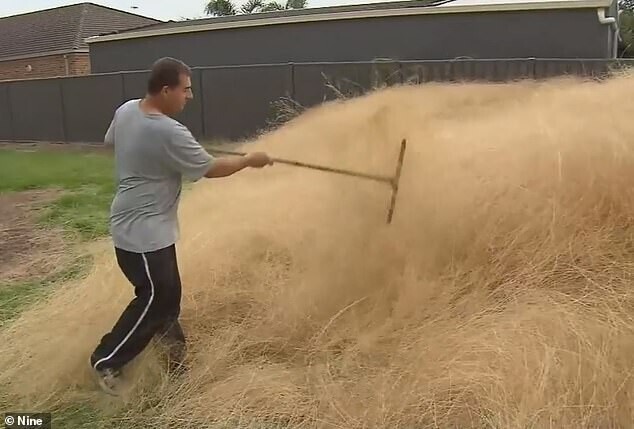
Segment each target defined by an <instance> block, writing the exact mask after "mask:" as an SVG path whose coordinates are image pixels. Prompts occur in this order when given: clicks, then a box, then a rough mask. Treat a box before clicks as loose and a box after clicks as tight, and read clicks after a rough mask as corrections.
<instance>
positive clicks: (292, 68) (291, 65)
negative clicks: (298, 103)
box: [288, 62, 295, 101]
mask: <svg viewBox="0 0 634 429" xmlns="http://www.w3.org/2000/svg"><path fill="white" fill-rule="evenodd" d="M288 66H289V73H290V77H291V91H290V92H291V93H290V97H291V100H293V101H295V63H293V62H290V63H288Z"/></svg>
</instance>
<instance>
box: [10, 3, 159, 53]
mask: <svg viewBox="0 0 634 429" xmlns="http://www.w3.org/2000/svg"><path fill="white" fill-rule="evenodd" d="M160 22H161V21H158V20H155V19H151V18H146V17H143V16H140V15H135V14H132V13H128V12H124V11H120V10H116V9H111V8H108V7H104V6H99V5H96V4H93V3H79V4H74V5H70V6H63V7H58V8H54V9H47V10H41V11H37V12H31V13H25V14H21V15H14V16H8V17H5V18H0V40H2V43H0V60H3V59H9V58H11V57H21V56H29V55H38V54H40V55H41V54H46V53H47V52H55V51H72V50H78V49H87V48H88V46H87V45H86V43H85V42H84V40H85V39H86V38H87V37H91V36H98V35H100V34H104V33H109V32H113V31H122V30H129V29H133V28H137V27H144V26H146V25H150V24H156V23H160Z"/></svg>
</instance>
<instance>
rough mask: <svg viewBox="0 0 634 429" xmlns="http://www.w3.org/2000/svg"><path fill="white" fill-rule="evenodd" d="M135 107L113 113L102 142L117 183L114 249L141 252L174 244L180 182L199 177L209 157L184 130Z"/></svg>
mask: <svg viewBox="0 0 634 429" xmlns="http://www.w3.org/2000/svg"><path fill="white" fill-rule="evenodd" d="M139 103H140V100H131V101H128V102H126V103H124V104H123V105H122V106H121V107H119V108H118V109H117V111H116V112H115V115H114V118H113V120H112V123H111V124H110V127H109V129H108V132H107V133H106V137H105V141H106V144H113V145H114V153H115V165H116V176H117V182H118V184H117V192H116V195H115V197H114V200H113V202H112V206H111V213H110V232H111V234H112V239H113V242H114V245H115V247H118V248H120V249H123V250H127V251H130V252H137V253H144V252H152V251H155V250H159V249H162V248H165V247H168V246H171V245H172V244H175V243H176V242H177V241H178V238H179V225H178V217H177V211H178V203H179V201H180V196H181V190H182V179H183V178H186V179H189V180H191V181H197V180H199V179H200V178H202V177H203V176H204V175H205V173H207V171H208V170H209V168H210V167H211V163H212V162H213V157H212V156H211V155H209V154H208V153H207V151H205V149H204V148H203V147H202V146H201V145H200V144H199V143H198V142H197V141H196V139H195V138H194V137H193V136H192V134H191V133H190V132H189V130H188V129H187V128H186V127H185V126H183V125H182V124H180V123H179V122H178V121H175V120H174V119H172V118H170V117H168V116H165V115H161V114H147V113H144V112H143V111H142V110H141V108H140V104H139Z"/></svg>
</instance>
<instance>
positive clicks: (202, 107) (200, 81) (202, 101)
mask: <svg viewBox="0 0 634 429" xmlns="http://www.w3.org/2000/svg"><path fill="white" fill-rule="evenodd" d="M197 73H198V88H200V134H201V139H204V138H207V129H206V128H205V97H204V94H205V84H204V83H203V69H201V68H198V69H197Z"/></svg>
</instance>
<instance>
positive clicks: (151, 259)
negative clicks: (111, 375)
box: [90, 245, 185, 370]
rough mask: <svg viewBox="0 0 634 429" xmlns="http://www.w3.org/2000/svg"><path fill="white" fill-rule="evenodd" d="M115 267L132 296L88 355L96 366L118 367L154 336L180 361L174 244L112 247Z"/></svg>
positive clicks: (182, 339) (182, 350)
mask: <svg viewBox="0 0 634 429" xmlns="http://www.w3.org/2000/svg"><path fill="white" fill-rule="evenodd" d="M115 251H116V256H117V262H118V263H119V267H120V268H121V270H122V271H123V273H124V274H125V276H126V277H127V279H128V280H129V281H130V283H132V285H133V286H134V293H135V295H136V296H135V298H134V299H133V300H132V301H131V302H130V304H128V306H127V308H126V309H125V310H124V311H123V314H121V317H119V320H118V321H117V322H116V324H115V325H114V327H113V328H112V331H111V332H110V333H108V334H106V335H105V336H104V337H103V338H102V339H101V343H100V344H99V345H98V346H97V348H96V349H95V351H94V353H93V354H92V356H91V359H90V361H91V364H92V366H93V367H94V368H95V369H97V370H102V369H104V368H112V369H120V368H121V367H123V366H124V365H125V364H127V363H128V362H130V361H131V360H132V359H134V358H135V357H136V356H137V355H138V354H139V353H141V352H142V351H143V349H145V347H146V346H147V345H148V344H149V342H150V341H151V340H152V338H153V337H154V336H157V337H160V339H161V340H162V341H164V342H165V344H166V345H168V347H169V353H170V360H171V361H172V363H175V362H174V361H182V359H183V358H184V353H185V335H184V334H183V330H182V329H181V326H180V324H179V323H178V316H179V314H180V302H181V281H180V274H179V272H178V263H177V261H176V248H175V246H173V245H172V246H170V247H167V248H165V249H161V250H157V251H155V252H150V253H132V252H128V251H125V250H121V249H115Z"/></svg>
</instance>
